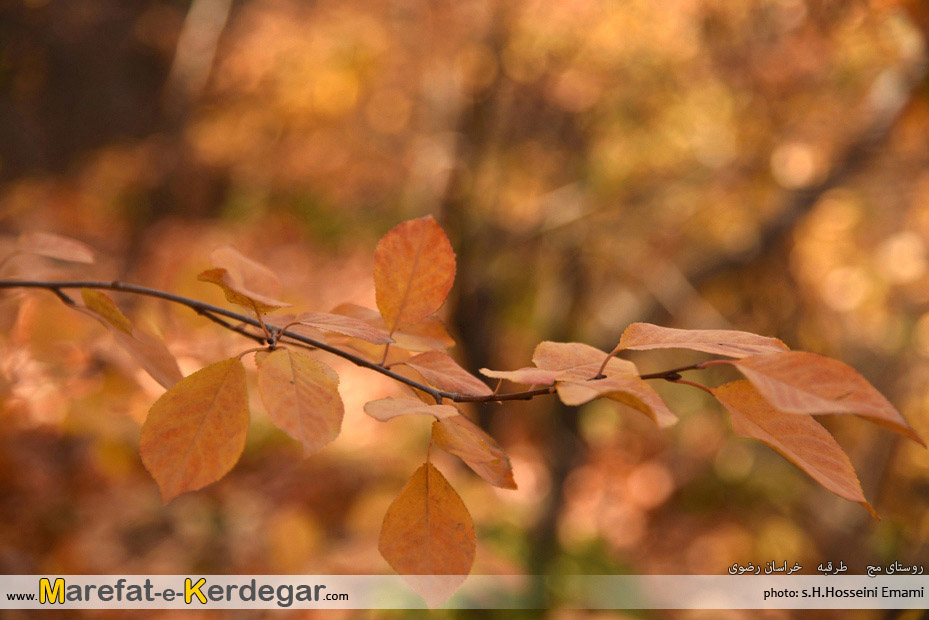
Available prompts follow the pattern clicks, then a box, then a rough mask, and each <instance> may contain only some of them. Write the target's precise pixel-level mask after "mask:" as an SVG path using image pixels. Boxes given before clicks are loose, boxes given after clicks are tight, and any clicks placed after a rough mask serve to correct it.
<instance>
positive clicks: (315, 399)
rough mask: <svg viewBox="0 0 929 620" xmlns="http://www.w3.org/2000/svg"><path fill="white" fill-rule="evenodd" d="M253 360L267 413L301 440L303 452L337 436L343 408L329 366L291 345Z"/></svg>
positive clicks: (317, 448) (336, 376)
mask: <svg viewBox="0 0 929 620" xmlns="http://www.w3.org/2000/svg"><path fill="white" fill-rule="evenodd" d="M255 361H256V364H257V366H258V392H259V394H260V395H261V402H263V403H264V406H265V409H267V411H268V417H269V418H271V421H272V422H274V424H275V425H276V426H277V427H278V428H279V429H281V430H282V431H284V432H286V433H287V434H289V435H290V436H291V437H293V438H294V439H296V440H297V441H299V442H300V443H302V444H303V448H304V451H305V453H306V454H311V453H313V452H316V451H317V450H319V449H320V448H322V447H323V446H325V445H326V444H328V443H329V442H331V441H332V440H334V439H335V438H336V437H338V436H339V431H340V430H341V428H342V416H343V414H344V408H343V405H342V398H341V397H340V396H339V376H338V375H337V374H336V372H335V371H334V370H332V368H330V367H329V366H327V365H326V364H323V363H322V362H317V361H316V360H314V359H312V358H310V357H309V356H307V355H305V354H303V353H301V352H299V351H294V350H292V349H277V350H276V351H273V352H271V353H265V354H264V355H257V356H256V357H255Z"/></svg>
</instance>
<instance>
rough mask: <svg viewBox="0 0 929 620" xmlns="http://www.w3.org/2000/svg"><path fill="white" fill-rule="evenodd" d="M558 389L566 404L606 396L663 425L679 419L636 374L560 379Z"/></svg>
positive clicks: (582, 402) (577, 403) (579, 403)
mask: <svg viewBox="0 0 929 620" xmlns="http://www.w3.org/2000/svg"><path fill="white" fill-rule="evenodd" d="M555 389H556V390H557V392H558V396H559V397H560V398H561V402H563V403H564V404H566V405H572V406H576V405H583V404H584V403H587V402H590V401H592V400H594V399H595V398H601V397H605V398H609V399H610V400H615V401H617V402H620V403H622V404H624V405H628V406H629V407H632V408H633V409H635V410H637V411H641V412H642V413H644V414H645V415H647V416H648V417H650V418H651V419H652V420H654V421H655V423H656V424H658V426H660V427H661V428H667V427H668V426H671V425H673V424H675V423H677V416H676V415H674V414H673V413H671V410H670V409H668V406H667V405H665V403H664V401H663V400H661V397H660V396H659V395H658V393H657V392H656V391H655V390H654V389H652V387H651V386H650V385H649V384H648V383H646V382H645V381H643V380H642V379H639V378H638V377H636V376H634V375H610V376H608V377H606V378H605V379H597V380H595V381H559V382H558V384H557V387H556V388H555Z"/></svg>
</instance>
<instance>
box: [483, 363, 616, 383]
mask: <svg viewBox="0 0 929 620" xmlns="http://www.w3.org/2000/svg"><path fill="white" fill-rule="evenodd" d="M601 361H602V360H601ZM481 374H482V375H484V376H485V377H491V378H492V379H506V380H508V381H512V382H513V383H520V384H522V385H550V384H552V383H554V382H555V380H556V379H558V377H560V376H561V371H558V370H543V369H541V368H519V369H517V370H489V369H487V368H481Z"/></svg>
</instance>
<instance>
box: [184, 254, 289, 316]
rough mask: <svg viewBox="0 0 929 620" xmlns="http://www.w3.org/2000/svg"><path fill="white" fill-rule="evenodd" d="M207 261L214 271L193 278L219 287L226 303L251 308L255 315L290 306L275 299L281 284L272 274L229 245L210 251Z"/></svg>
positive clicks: (209, 270)
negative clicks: (208, 260)
mask: <svg viewBox="0 0 929 620" xmlns="http://www.w3.org/2000/svg"><path fill="white" fill-rule="evenodd" d="M210 262H211V263H212V264H213V267H214V268H213V269H207V270H206V271H204V272H202V273H201V274H200V275H199V276H197V279H199V280H202V281H204V282H211V283H212V284H215V285H217V286H219V287H220V288H222V289H223V293H224V294H225V295H226V300H227V301H229V302H231V303H234V304H238V305H240V306H245V307H246V308H251V309H253V310H254V311H255V312H256V313H258V314H264V313H265V312H271V311H273V310H277V309H278V308H286V307H288V306H290V304H288V303H286V302H283V301H279V300H278V299H276V297H277V296H278V295H279V294H280V290H281V284H280V282H279V281H278V279H277V276H276V275H274V272H273V271H271V270H270V269H268V268H267V267H265V266H264V265H262V264H261V263H258V262H256V261H253V260H252V259H250V258H248V257H247V256H245V255H244V254H242V253H241V252H239V251H238V250H237V249H235V248H234V247H232V246H231V245H224V246H221V247H218V248H216V249H215V250H213V252H212V253H211V254H210Z"/></svg>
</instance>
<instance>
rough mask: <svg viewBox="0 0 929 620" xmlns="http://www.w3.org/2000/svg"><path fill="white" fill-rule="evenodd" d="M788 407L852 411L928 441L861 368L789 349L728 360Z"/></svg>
mask: <svg viewBox="0 0 929 620" xmlns="http://www.w3.org/2000/svg"><path fill="white" fill-rule="evenodd" d="M726 363H728V364H731V365H733V366H735V367H736V368H738V369H739V370H740V371H741V372H742V374H743V375H745V377H746V378H747V379H748V380H749V381H751V382H752V384H753V385H754V386H755V388H757V390H758V392H759V393H760V394H761V395H762V397H764V399H765V400H766V401H768V402H769V403H770V404H771V405H772V406H773V407H774V408H775V409H777V410H779V411H783V412H784V413H808V414H823V413H842V414H844V413H851V414H855V415H858V416H861V417H863V418H866V419H868V420H870V421H872V422H874V423H875V424H879V425H881V426H885V427H887V428H890V429H892V430H894V431H896V432H898V433H900V434H902V435H905V436H907V437H909V438H910V439H912V440H914V441H916V442H918V443H920V444H922V445H923V446H925V445H926V444H925V443H924V442H923V440H922V439H921V438H920V437H919V435H917V434H916V432H915V431H914V430H913V429H912V428H911V427H910V425H909V424H908V423H907V421H906V419H905V418H904V417H903V416H902V415H901V414H900V412H899V411H897V410H896V408H894V406H893V405H892V404H890V401H888V400H887V399H886V398H884V396H883V395H882V394H881V393H880V392H878V391H877V390H876V389H875V388H874V387H873V386H872V385H871V384H870V383H868V381H867V379H865V378H864V377H862V376H861V375H860V374H858V372H857V371H856V370H855V369H854V368H851V367H850V366H847V365H846V364H843V363H842V362H840V361H838V360H834V359H831V358H828V357H824V356H822V355H817V354H815V353H807V352H804V351H788V352H784V353H774V354H768V355H754V356H751V357H746V358H743V359H740V360H733V361H727V362H726Z"/></svg>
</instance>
